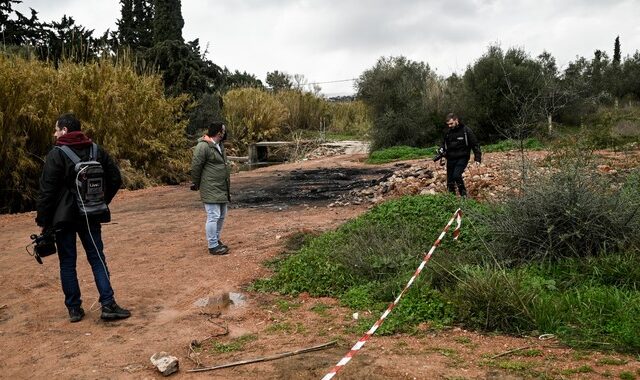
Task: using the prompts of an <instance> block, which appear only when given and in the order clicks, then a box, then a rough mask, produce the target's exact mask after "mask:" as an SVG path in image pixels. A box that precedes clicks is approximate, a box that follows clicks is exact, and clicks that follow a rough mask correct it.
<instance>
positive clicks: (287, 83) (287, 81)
mask: <svg viewBox="0 0 640 380" xmlns="http://www.w3.org/2000/svg"><path fill="white" fill-rule="evenodd" d="M265 82H267V86H269V88H271V90H272V91H274V92H278V91H280V90H289V89H291V88H292V87H293V83H292V82H291V75H289V74H287V73H284V72H279V71H278V70H276V71H273V72H270V73H267V78H266V80H265Z"/></svg>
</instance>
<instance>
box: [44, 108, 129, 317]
mask: <svg viewBox="0 0 640 380" xmlns="http://www.w3.org/2000/svg"><path fill="white" fill-rule="evenodd" d="M80 129H81V128H80V121H79V120H78V119H76V118H75V116H74V115H72V114H65V115H62V116H60V117H59V118H58V120H57V122H56V126H55V132H54V137H55V138H56V143H55V145H56V146H55V147H54V148H53V149H51V151H50V152H49V153H48V154H47V157H46V159H45V164H44V169H43V171H42V176H41V177H40V193H39V195H38V199H37V216H36V223H37V224H38V226H40V227H42V228H43V231H46V230H49V229H52V228H53V229H54V230H55V237H56V246H57V248H58V258H59V260H60V280H61V282H62V291H63V292H64V297H65V299H64V303H65V305H66V306H67V308H68V310H69V320H70V321H71V322H79V321H80V320H82V317H84V310H83V309H82V307H81V305H82V300H81V298H80V286H79V284H78V276H77V273H76V258H77V250H76V234H77V235H78V236H79V237H80V241H81V242H82V246H83V247H84V250H85V252H86V254H87V260H88V261H89V264H90V265H91V270H92V271H93V276H94V279H95V282H96V286H97V288H98V293H99V294H100V298H99V301H100V304H101V305H102V314H101V316H100V317H101V318H102V319H104V320H113V319H121V318H127V317H129V316H130V315H131V313H130V312H129V311H128V310H125V309H123V308H121V307H120V306H118V304H116V302H115V299H114V295H113V289H112V288H111V281H110V279H109V270H108V269H107V263H106V261H105V256H104V252H103V244H102V235H101V225H100V223H106V222H109V221H110V220H111V214H110V212H109V209H108V208H107V207H105V210H104V211H102V212H100V213H99V214H97V215H90V216H87V215H86V214H84V213H82V212H81V211H80V207H79V206H78V204H77V200H76V196H77V194H76V193H77V190H76V179H77V178H76V176H77V175H76V171H75V169H74V166H75V165H74V163H73V161H72V160H71V159H70V158H69V157H68V156H67V154H65V152H63V149H61V147H63V146H68V147H69V148H71V150H72V151H73V152H74V153H75V154H76V155H77V156H78V157H79V158H80V159H82V160H83V161H85V160H87V158H89V156H90V154H91V153H90V152H91V150H92V148H93V145H94V144H93V142H92V141H91V139H90V138H88V137H87V136H86V135H85V134H84V133H83V132H81V130H80ZM93 159H94V160H95V161H98V162H99V163H100V164H101V165H102V169H103V171H104V178H103V184H104V201H105V203H106V204H109V202H111V200H112V199H113V197H114V196H115V195H116V193H117V192H118V190H119V189H120V185H121V184H122V178H121V176H120V170H119V169H118V166H117V165H116V164H115V162H114V161H113V160H112V159H111V157H109V155H108V154H107V152H106V151H104V150H103V149H102V148H101V147H98V149H97V157H94V158H93Z"/></svg>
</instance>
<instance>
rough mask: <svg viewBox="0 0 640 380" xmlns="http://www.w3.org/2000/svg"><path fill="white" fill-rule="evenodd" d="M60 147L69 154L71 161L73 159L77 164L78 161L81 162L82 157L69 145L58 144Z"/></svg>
mask: <svg viewBox="0 0 640 380" xmlns="http://www.w3.org/2000/svg"><path fill="white" fill-rule="evenodd" d="M58 148H59V149H60V150H61V151H62V152H63V153H64V154H65V155H66V156H67V157H69V159H70V160H71V161H73V163H74V164H77V163H78V162H80V157H78V155H77V154H76V152H74V151H73V150H72V149H71V148H69V147H68V146H67V145H61V146H58Z"/></svg>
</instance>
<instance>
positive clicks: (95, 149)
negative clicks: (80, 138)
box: [89, 143, 98, 161]
mask: <svg viewBox="0 0 640 380" xmlns="http://www.w3.org/2000/svg"><path fill="white" fill-rule="evenodd" d="M89 154H90V156H89V160H91V161H97V160H98V144H96V143H93V145H92V146H91V152H90V153H89Z"/></svg>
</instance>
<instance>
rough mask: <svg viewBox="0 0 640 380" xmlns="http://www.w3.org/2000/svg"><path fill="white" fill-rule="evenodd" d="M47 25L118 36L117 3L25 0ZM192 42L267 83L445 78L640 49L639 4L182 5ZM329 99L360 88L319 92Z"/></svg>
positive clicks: (245, 0)
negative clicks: (392, 60) (404, 63)
mask: <svg viewBox="0 0 640 380" xmlns="http://www.w3.org/2000/svg"><path fill="white" fill-rule="evenodd" d="M28 7H32V8H34V9H35V10H37V11H38V12H39V18H40V20H44V21H51V20H59V19H60V18H61V17H62V15H63V14H67V15H71V16H73V17H74V18H75V20H76V22H77V23H79V24H81V25H83V26H86V27H88V28H90V29H95V31H96V33H95V34H94V35H95V36H98V35H100V34H102V32H104V31H105V30H106V29H107V28H109V29H111V30H115V29H116V25H115V22H116V20H117V19H118V18H120V4H119V1H118V0H100V1H97V0H24V1H23V3H22V4H20V5H19V6H16V7H15V8H17V9H18V10H26V9H28ZM182 15H183V17H184V22H185V26H184V29H183V36H184V38H185V40H193V39H195V38H200V44H201V46H203V47H204V46H206V45H207V44H209V55H208V58H209V59H211V60H212V61H213V62H214V63H216V64H218V65H220V66H226V67H227V68H229V70H231V71H234V70H236V69H237V70H240V71H247V72H249V73H251V74H254V75H256V77H257V78H258V79H261V80H262V81H263V82H264V79H265V77H266V74H267V72H271V71H274V70H279V71H284V72H287V73H289V74H303V75H304V76H305V78H306V79H307V80H308V81H309V82H327V81H338V80H344V79H352V78H357V77H358V76H359V75H360V74H362V72H363V71H365V70H367V69H369V68H371V67H373V66H374V65H375V63H376V61H377V60H378V58H380V57H381V56H400V55H403V56H405V57H407V58H409V59H411V60H414V61H422V62H425V63H428V64H429V66H430V67H431V68H432V69H434V70H435V71H436V72H437V73H439V74H441V75H449V74H451V73H452V72H457V73H462V72H464V70H465V69H466V67H467V65H469V64H472V63H473V62H474V61H475V60H476V59H478V58H479V57H480V56H481V55H482V54H483V53H484V52H485V51H486V49H487V47H488V46H489V45H492V44H499V45H500V46H502V47H503V48H504V49H507V48H509V47H520V48H523V49H524V50H525V51H527V52H528V53H529V54H530V55H532V56H537V55H538V54H540V53H541V52H542V51H543V50H547V51H548V52H550V53H551V54H552V55H553V56H554V57H555V58H556V60H557V63H558V65H559V66H560V67H564V66H566V64H567V63H568V62H570V61H573V60H574V59H575V58H576V56H584V57H587V58H591V57H592V55H593V51H594V50H596V49H600V50H604V51H606V52H607V54H608V55H609V56H610V57H611V56H612V55H613V41H614V39H615V38H616V36H620V41H621V46H622V55H623V57H625V56H627V55H632V54H633V53H634V52H635V51H636V50H638V49H640V23H639V22H638V16H640V0H626V1H623V0H607V1H604V0H602V1H600V0H423V1H418V0H406V1H389V0H386V1H382V0H358V1H356V0H306V1H305V0H297V1H296V0H211V1H206V0H182ZM320 86H321V88H322V92H323V93H324V94H325V95H327V96H334V95H346V94H351V93H353V92H354V90H353V82H352V81H345V82H338V83H324V84H320Z"/></svg>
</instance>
